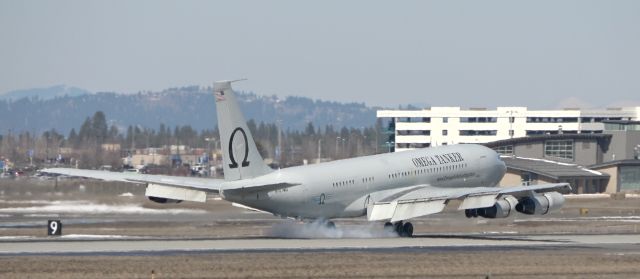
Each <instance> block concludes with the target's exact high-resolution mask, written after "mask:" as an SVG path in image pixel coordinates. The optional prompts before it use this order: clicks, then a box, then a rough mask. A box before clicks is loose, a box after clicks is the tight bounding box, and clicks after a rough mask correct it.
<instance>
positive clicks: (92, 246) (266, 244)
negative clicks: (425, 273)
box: [0, 234, 640, 255]
mask: <svg viewBox="0 0 640 279" xmlns="http://www.w3.org/2000/svg"><path fill="white" fill-rule="evenodd" d="M572 246H573V247H581V246H598V247H627V249H632V250H637V252H640V235H638V234H621V235H499V236H482V235H426V236H418V237H414V238H399V237H398V238H365V239H274V238H243V239H239V238H227V239H179V240H174V239H118V240H113V239H93V238H85V239H82V237H79V239H77V240H68V239H43V238H34V239H20V240H4V241H1V242H0V255H20V254H24V255H38V254H98V255H99V254H140V253H154V254H155V253H163V252H166V253H174V252H249V251H308V250H327V251H336V250H376V249H448V248H451V249H461V248H468V249H469V250H474V249H477V250H482V249H485V248H492V249H509V248H518V249H521V248H525V247H527V248H533V247H538V248H543V247H572Z"/></svg>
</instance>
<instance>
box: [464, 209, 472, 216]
mask: <svg viewBox="0 0 640 279" xmlns="http://www.w3.org/2000/svg"><path fill="white" fill-rule="evenodd" d="M464 216H467V218H471V217H473V215H471V209H465V210H464Z"/></svg>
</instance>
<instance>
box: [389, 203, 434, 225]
mask: <svg viewBox="0 0 640 279" xmlns="http://www.w3.org/2000/svg"><path fill="white" fill-rule="evenodd" d="M445 202H446V200H433V201H422V202H408V203H398V205H397V206H396V209H395V211H394V213H393V217H392V218H391V222H396V221H402V220H407V219H411V218H416V217H420V216H425V215H431V214H435V213H439V212H441V211H442V210H443V209H444V207H445Z"/></svg>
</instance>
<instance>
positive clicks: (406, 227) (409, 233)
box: [402, 222, 413, 237]
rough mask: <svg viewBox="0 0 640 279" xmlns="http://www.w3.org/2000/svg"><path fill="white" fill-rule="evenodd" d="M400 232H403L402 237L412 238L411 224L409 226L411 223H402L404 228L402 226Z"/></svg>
mask: <svg viewBox="0 0 640 279" xmlns="http://www.w3.org/2000/svg"><path fill="white" fill-rule="evenodd" d="M402 231H403V235H402V236H404V237H413V224H411V222H406V223H404V226H402Z"/></svg>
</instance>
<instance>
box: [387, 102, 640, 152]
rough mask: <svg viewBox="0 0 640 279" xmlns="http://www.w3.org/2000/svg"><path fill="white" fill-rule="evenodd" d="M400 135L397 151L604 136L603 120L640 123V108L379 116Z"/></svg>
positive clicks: (393, 139)
mask: <svg viewBox="0 0 640 279" xmlns="http://www.w3.org/2000/svg"><path fill="white" fill-rule="evenodd" d="M377 117H379V118H390V120H391V125H390V128H391V129H392V130H395V133H393V134H392V135H391V136H390V138H389V141H388V143H389V144H393V145H394V146H395V150H396V151H402V150H406V149H412V148H420V147H428V146H437V145H446V144H458V143H486V142H491V141H496V140H503V139H509V138H517V137H526V136H531V135H544V134H558V133H602V131H603V130H604V124H603V123H602V121H604V120H640V107H626V108H606V109H563V110H529V109H527V108H526V107H498V108H497V109H495V110H488V109H484V108H471V109H460V107H432V108H429V109H423V110H379V111H378V112H377Z"/></svg>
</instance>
